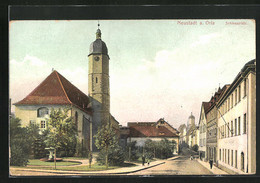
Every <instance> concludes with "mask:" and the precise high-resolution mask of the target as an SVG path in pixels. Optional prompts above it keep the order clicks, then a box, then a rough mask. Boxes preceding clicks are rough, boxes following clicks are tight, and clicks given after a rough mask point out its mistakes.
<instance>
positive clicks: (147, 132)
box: [129, 125, 178, 137]
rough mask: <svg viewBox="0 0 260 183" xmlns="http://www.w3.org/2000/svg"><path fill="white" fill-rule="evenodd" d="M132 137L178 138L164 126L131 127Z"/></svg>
mask: <svg viewBox="0 0 260 183" xmlns="http://www.w3.org/2000/svg"><path fill="white" fill-rule="evenodd" d="M129 129H130V135H129V136H130V137H178V135H177V134H175V133H173V132H171V131H170V130H168V129H167V128H166V127H164V126H157V127H156V126H150V125H149V126H130V127H129Z"/></svg>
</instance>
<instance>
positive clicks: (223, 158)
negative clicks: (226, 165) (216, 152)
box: [222, 149, 225, 162]
mask: <svg viewBox="0 0 260 183" xmlns="http://www.w3.org/2000/svg"><path fill="white" fill-rule="evenodd" d="M224 151H225V150H224V149H223V157H222V161H223V162H224V160H225V152H224Z"/></svg>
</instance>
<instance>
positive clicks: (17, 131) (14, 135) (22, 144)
mask: <svg viewBox="0 0 260 183" xmlns="http://www.w3.org/2000/svg"><path fill="white" fill-rule="evenodd" d="M10 148H11V158H10V165H13V166H26V165H27V163H28V159H29V154H30V144H29V141H28V135H27V132H26V128H22V127H21V123H20V119H18V118H11V120H10Z"/></svg>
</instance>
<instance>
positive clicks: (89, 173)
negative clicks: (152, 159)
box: [11, 157, 178, 176]
mask: <svg viewBox="0 0 260 183" xmlns="http://www.w3.org/2000/svg"><path fill="white" fill-rule="evenodd" d="M177 158H178V157H174V158H169V159H167V160H171V159H177ZM162 164H165V161H162V162H158V163H156V164H154V165H150V166H145V167H140V168H139V169H135V170H126V171H122V172H99V171H96V172H93V171H92V172H74V171H66V170H65V171H63V170H58V171H50V170H39V169H19V168H18V170H19V171H30V172H45V173H56V174H77V175H85V174H87V175H93V174H95V175H94V176H99V175H101V176H102V175H112V174H128V173H135V172H138V171H141V170H146V169H149V168H152V167H155V166H158V165H162ZM11 176H12V175H11ZM14 176H17V175H14Z"/></svg>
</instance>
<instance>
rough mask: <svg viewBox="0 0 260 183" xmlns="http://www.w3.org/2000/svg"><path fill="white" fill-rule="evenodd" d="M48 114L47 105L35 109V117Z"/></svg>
mask: <svg viewBox="0 0 260 183" xmlns="http://www.w3.org/2000/svg"><path fill="white" fill-rule="evenodd" d="M48 114H49V109H48V108H47V107H41V108H39V109H38V110H37V117H38V118H43V117H45V115H48Z"/></svg>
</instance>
